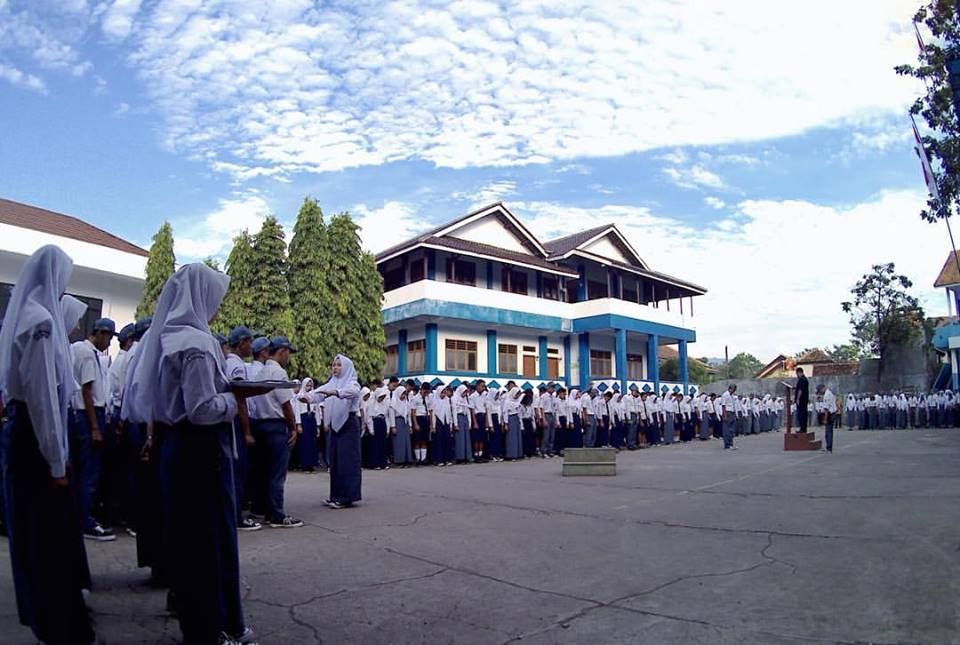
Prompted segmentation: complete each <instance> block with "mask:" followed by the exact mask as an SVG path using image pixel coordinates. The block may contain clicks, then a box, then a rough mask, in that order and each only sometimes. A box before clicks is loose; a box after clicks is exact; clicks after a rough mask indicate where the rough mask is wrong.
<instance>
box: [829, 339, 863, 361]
mask: <svg viewBox="0 0 960 645" xmlns="http://www.w3.org/2000/svg"><path fill="white" fill-rule="evenodd" d="M827 356H829V357H830V358H832V359H833V360H835V361H855V360H858V359H859V358H860V350H859V349H857V346H856V345H854V344H853V343H846V344H843V345H834V346H833V347H831V348H830V349H828V350H827Z"/></svg>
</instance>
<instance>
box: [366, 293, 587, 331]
mask: <svg viewBox="0 0 960 645" xmlns="http://www.w3.org/2000/svg"><path fill="white" fill-rule="evenodd" d="M418 316H426V317H431V318H433V317H437V318H457V319H460V320H469V321H472V322H480V323H491V324H496V325H513V326H516V327H532V328H534V329H537V330H540V331H551V332H564V333H569V332H570V331H572V322H571V321H570V320H568V319H565V318H560V317H558V316H544V315H542V314H534V313H528V312H524V311H511V310H509V309H498V308H496V307H483V306H480V305H468V304H463V303H459V302H447V301H444V300H431V299H427V298H424V299H422V300H414V301H413V302H408V303H405V304H402V305H397V306H396V307H390V308H389V309H384V311H383V324H385V325H389V324H391V323H398V322H402V321H404V320H409V319H411V318H416V317H418Z"/></svg>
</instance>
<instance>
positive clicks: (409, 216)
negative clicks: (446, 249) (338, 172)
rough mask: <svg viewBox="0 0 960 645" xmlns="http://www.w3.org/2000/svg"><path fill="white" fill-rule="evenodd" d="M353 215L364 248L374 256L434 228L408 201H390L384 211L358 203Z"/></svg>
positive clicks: (352, 211)
mask: <svg viewBox="0 0 960 645" xmlns="http://www.w3.org/2000/svg"><path fill="white" fill-rule="evenodd" d="M350 214H351V216H352V217H353V220H354V221H355V222H356V223H357V224H358V225H359V226H360V240H361V242H362V244H363V248H364V249H366V250H367V251H370V252H371V253H379V252H380V251H382V250H384V249H388V248H390V247H391V246H393V245H395V244H398V243H400V242H402V241H404V240H406V239H409V238H411V237H415V236H417V235H419V234H420V233H423V232H424V231H426V230H428V229H430V228H432V227H433V224H430V223H429V222H425V221H424V220H423V218H421V217H419V216H418V214H417V212H416V210H415V209H414V207H413V206H412V205H411V204H407V203H405V202H397V201H390V202H387V203H385V204H384V205H383V206H381V207H380V208H370V207H369V206H367V205H366V204H357V205H356V206H354V207H353V208H352V209H351V211H350Z"/></svg>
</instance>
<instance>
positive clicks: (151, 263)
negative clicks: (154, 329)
mask: <svg viewBox="0 0 960 645" xmlns="http://www.w3.org/2000/svg"><path fill="white" fill-rule="evenodd" d="M175 265H176V257H174V255H173V227H171V226H170V222H164V223H163V224H161V225H160V229H159V230H157V233H156V235H154V236H153V244H151V245H150V257H149V258H148V259H147V271H146V276H145V279H144V282H143V297H141V299H140V304H139V305H137V312H136V317H137V319H138V320H139V319H140V318H144V317H146V316H152V315H153V310H154V309H155V308H156V306H157V298H159V297H160V291H161V290H162V289H163V285H164V284H166V282H167V278H169V277H170V276H171V275H173V272H174V270H175Z"/></svg>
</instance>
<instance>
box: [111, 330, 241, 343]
mask: <svg viewBox="0 0 960 645" xmlns="http://www.w3.org/2000/svg"><path fill="white" fill-rule="evenodd" d="M120 333H123V332H120ZM213 337H214V338H216V339H217V342H218V343H220V344H221V345H226V344H227V337H226V336H224V335H223V334H217V333H214V334H213Z"/></svg>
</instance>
